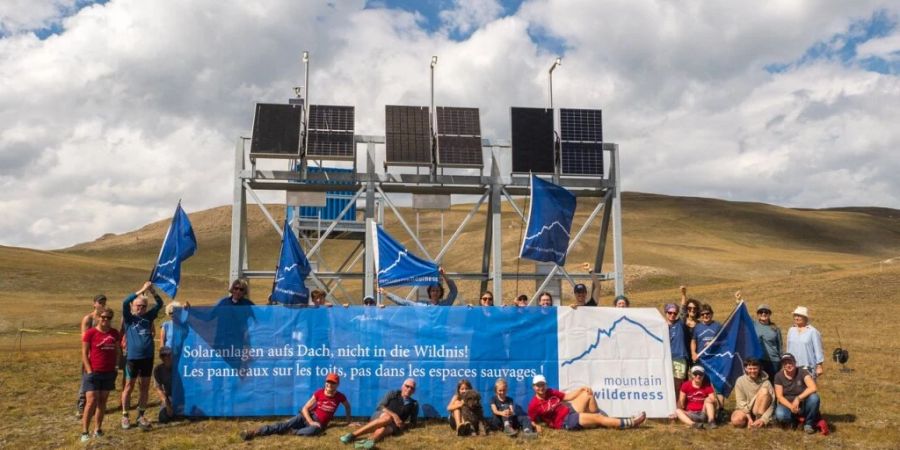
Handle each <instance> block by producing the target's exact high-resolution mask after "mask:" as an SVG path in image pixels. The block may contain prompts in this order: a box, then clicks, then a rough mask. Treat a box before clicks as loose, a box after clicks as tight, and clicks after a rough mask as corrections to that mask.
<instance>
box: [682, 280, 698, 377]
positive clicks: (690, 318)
mask: <svg viewBox="0 0 900 450" xmlns="http://www.w3.org/2000/svg"><path fill="white" fill-rule="evenodd" d="M679 290H680V291H681V314H679V318H680V319H681V320H683V321H684V326H685V328H687V334H686V336H685V344H686V345H687V346H688V347H690V346H691V339H693V336H694V327H695V326H696V325H697V324H698V323H699V322H700V306H701V304H700V301H699V300H697V299H695V298H688V296H687V286H683V285H682V286H681V287H680V288H679ZM692 362H693V361H692Z"/></svg>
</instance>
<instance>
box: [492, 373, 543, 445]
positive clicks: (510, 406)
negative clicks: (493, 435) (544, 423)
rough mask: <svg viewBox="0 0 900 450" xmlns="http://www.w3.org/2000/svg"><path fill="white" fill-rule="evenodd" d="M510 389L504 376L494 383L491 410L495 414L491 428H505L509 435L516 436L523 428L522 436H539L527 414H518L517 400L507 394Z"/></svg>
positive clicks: (504, 430)
mask: <svg viewBox="0 0 900 450" xmlns="http://www.w3.org/2000/svg"><path fill="white" fill-rule="evenodd" d="M508 391H509V385H508V384H507V383H506V380H505V379H503V378H498V379H497V381H496V382H495V383H494V397H493V398H491V412H492V413H493V416H491V418H490V425H491V428H492V429H494V430H497V431H499V430H503V432H504V433H506V434H507V435H508V436H515V435H516V434H518V432H519V430H522V436H523V437H525V438H534V437H537V434H536V433H535V432H534V429H532V425H531V419H529V418H528V416H526V415H517V414H516V410H517V408H516V403H515V401H514V400H513V399H512V398H511V397H508V396H507V395H506V393H507V392H508Z"/></svg>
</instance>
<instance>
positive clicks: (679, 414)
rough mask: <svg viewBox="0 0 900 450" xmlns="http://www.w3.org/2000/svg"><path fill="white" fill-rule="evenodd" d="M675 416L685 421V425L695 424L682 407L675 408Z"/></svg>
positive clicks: (682, 421)
mask: <svg viewBox="0 0 900 450" xmlns="http://www.w3.org/2000/svg"><path fill="white" fill-rule="evenodd" d="M675 416H676V417H678V420H680V421H681V423H683V424H685V425H693V424H694V421H693V420H691V418H690V417H688V415H687V413H686V412H684V410H683V409H681V408H679V409H676V410H675Z"/></svg>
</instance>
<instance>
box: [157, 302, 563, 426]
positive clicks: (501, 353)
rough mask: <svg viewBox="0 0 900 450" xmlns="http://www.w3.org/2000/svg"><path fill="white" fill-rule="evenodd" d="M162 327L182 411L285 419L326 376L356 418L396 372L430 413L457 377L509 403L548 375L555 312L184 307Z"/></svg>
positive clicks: (392, 385) (440, 407)
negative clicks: (334, 379) (504, 391)
mask: <svg viewBox="0 0 900 450" xmlns="http://www.w3.org/2000/svg"><path fill="white" fill-rule="evenodd" d="M173 329H174V333H175V334H174V336H175V342H174V346H175V357H174V361H173V362H174V370H175V371H176V373H175V374H174V375H175V376H174V377H173V391H174V392H173V394H174V395H173V399H174V403H175V404H176V409H177V410H178V411H179V412H182V413H184V414H186V415H189V416H273V415H293V414H296V411H297V409H298V408H299V407H300V406H301V405H302V404H303V403H304V402H305V401H306V400H308V399H309V396H310V395H311V393H312V392H313V391H314V390H316V389H318V388H320V387H322V386H323V385H324V381H325V376H326V375H327V374H328V373H329V372H336V373H338V374H339V375H340V376H341V385H340V391H341V392H343V393H344V394H345V395H347V398H348V399H349V400H350V403H351V405H352V406H353V412H354V414H356V415H368V414H370V413H371V412H373V411H374V410H375V407H376V405H377V403H378V401H379V400H380V399H381V397H382V396H383V395H384V393H385V392H387V391H388V390H392V389H399V388H400V386H401V384H402V382H403V380H404V379H405V378H407V377H413V378H415V379H416V380H417V382H418V387H417V392H416V396H415V397H416V398H417V399H418V400H419V404H420V405H421V407H422V412H423V414H424V415H425V416H432V417H435V416H442V415H446V410H445V408H446V404H447V402H448V401H449V398H450V397H451V396H452V395H453V393H454V390H455V388H456V382H457V381H458V380H459V379H460V378H467V379H469V380H471V381H472V383H473V385H474V387H475V388H476V389H478V390H479V391H480V392H482V393H485V395H484V396H483V399H484V401H485V405H487V402H489V401H490V397H491V393H492V392H493V384H494V381H495V380H496V379H497V378H500V377H503V378H506V379H507V380H508V381H509V388H510V395H513V396H514V398H517V399H522V398H527V397H528V396H530V395H533V394H532V390H531V379H532V377H533V376H534V375H537V374H543V375H544V376H546V377H547V380H548V382H550V383H551V384H552V385H556V383H557V382H558V368H557V366H558V357H557V317H556V308H537V307H535V308H474V309H470V308H375V307H349V308H316V309H313V308H301V309H297V308H287V307H278V306H275V307H273V306H253V307H250V306H227V307H215V308H206V307H192V308H189V309H185V310H181V311H179V312H178V313H177V314H176V316H175V317H174V326H173Z"/></svg>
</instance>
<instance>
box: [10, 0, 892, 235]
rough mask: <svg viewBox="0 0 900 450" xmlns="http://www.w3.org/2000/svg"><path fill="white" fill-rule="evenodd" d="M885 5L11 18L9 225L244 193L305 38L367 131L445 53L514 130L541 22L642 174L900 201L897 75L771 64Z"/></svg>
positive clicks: (443, 91) (115, 216)
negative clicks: (426, 15) (428, 16)
mask: <svg viewBox="0 0 900 450" xmlns="http://www.w3.org/2000/svg"><path fill="white" fill-rule="evenodd" d="M57 4H60V3H43V5H57ZM878 7H880V4H879V3H877V2H823V3H815V2H814V3H807V2H765V3H762V4H759V5H756V4H753V5H751V4H747V5H742V4H734V3H723V4H710V3H708V2H666V1H649V0H647V1H625V0H621V1H611V2H593V1H582V2H576V1H573V2H556V1H550V0H544V1H531V2H526V3H524V4H523V5H522V7H521V9H520V11H519V12H518V13H516V14H515V15H513V16H507V17H503V18H499V15H500V14H501V9H499V5H498V4H497V2H494V1H489V2H468V1H458V2H455V3H453V6H452V7H451V8H450V9H449V10H448V11H445V14H444V15H443V16H441V19H442V20H443V24H444V28H440V29H438V30H437V31H428V30H425V29H423V28H422V27H423V23H424V22H423V21H422V17H421V16H420V15H417V14H415V13H409V12H404V11H401V10H393V9H392V10H388V9H364V5H363V2H362V1H357V2H333V3H310V2H292V1H281V2H279V1H266V2H260V3H251V2H226V3H223V2H218V1H212V0H209V1H200V2H176V1H170V2H165V1H155V2H144V1H138V0H114V1H112V2H110V3H108V4H106V5H94V6H93V7H90V8H84V9H82V10H81V11H79V12H78V13H77V14H74V15H72V16H70V17H66V18H64V19H61V20H62V21H63V22H62V24H63V28H64V30H65V31H64V32H63V33H61V34H60V35H57V36H51V37H50V38H48V39H46V40H43V41H41V40H38V39H37V38H36V37H35V36H33V35H32V34H30V33H17V34H13V35H9V36H7V37H5V38H3V39H0V60H2V61H4V62H3V64H0V87H2V88H0V124H2V125H0V208H3V210H4V211H5V213H4V214H3V215H2V216H0V236H2V238H0V242H2V243H3V244H8V245H22V246H35V247H41V248H57V247H62V246H66V245H71V244H74V243H76V242H81V241H85V240H90V239H94V238H96V237H99V236H100V235H102V234H104V233H106V232H116V233H119V232H124V231H128V230H130V229H134V228H136V227H138V226H140V225H143V224H145V223H147V222H148V221H150V220H154V219H162V218H165V217H168V216H169V215H171V213H172V209H173V208H174V205H175V202H176V201H177V199H178V198H183V202H184V206H185V208H186V209H187V210H188V211H194V210H199V209H204V208H207V207H212V206H217V205H222V204H228V203H230V201H231V191H232V176H233V164H232V160H233V148H234V143H235V139H236V138H237V137H238V136H241V135H243V136H247V135H249V134H250V126H251V124H252V114H253V104H254V103H255V102H257V101H268V102H272V101H276V102H281V101H284V100H285V98H286V97H289V96H291V95H292V87H293V86H298V85H301V84H303V81H302V79H303V75H302V65H301V63H300V54H301V53H302V51H303V50H309V51H310V52H311V73H310V75H311V80H310V85H311V86H310V94H311V98H312V101H313V102H314V103H327V104H349V105H356V107H357V110H356V116H357V130H358V131H359V132H360V133H364V134H382V133H383V127H384V105H385V104H410V105H427V104H428V102H429V91H428V79H429V78H428V77H429V67H428V65H429V61H430V59H431V56H432V55H438V56H439V58H440V60H439V64H438V66H437V67H436V71H435V96H436V101H437V103H438V104H439V105H448V106H477V107H480V108H481V114H482V129H483V131H484V133H483V134H484V135H485V136H486V137H492V138H501V139H507V138H508V137H509V123H508V122H509V118H508V115H509V109H508V108H509V106H544V105H546V102H547V92H546V89H547V84H546V82H547V81H546V72H547V69H548V68H549V66H550V63H551V62H552V60H553V58H554V57H555V56H556V55H555V54H553V53H551V51H550V50H548V49H546V48H544V47H542V46H541V45H539V44H537V43H535V42H533V41H532V39H531V38H530V37H529V33H530V32H534V31H535V30H540V31H542V32H544V33H547V34H549V35H551V36H556V37H558V38H560V39H562V40H564V43H565V47H566V53H565V55H564V56H563V66H562V67H561V68H560V69H558V70H557V71H556V72H554V89H555V92H554V101H555V103H556V104H557V105H563V106H573V107H601V108H603V109H604V121H605V124H604V125H605V126H604V132H605V135H606V136H607V138H608V139H609V140H611V141H614V142H617V143H618V144H619V145H620V148H621V151H622V163H623V170H624V184H625V188H626V189H630V190H643V191H651V192H660V193H670V194H683V195H707V196H714V197H722V198H731V199H739V200H758V201H768V202H775V203H779V204H784V205H796V206H806V207H818V206H835V205H863V204H875V205H881V206H889V207H900V202H898V200H897V199H898V198H900V181H897V179H896V176H895V175H894V173H896V172H898V171H900V167H898V164H900V163H898V162H897V161H896V160H897V158H895V157H893V156H894V155H893V153H894V149H896V148H898V145H900V131H896V128H895V126H894V124H893V121H894V120H895V118H896V117H898V116H900V114H898V113H900V111H898V106H895V105H900V85H898V83H900V82H898V78H897V77H896V76H891V75H882V74H878V73H873V72H866V71H864V70H863V69H861V68H858V67H847V66H844V65H839V64H836V63H833V62H829V61H811V62H809V63H807V64H804V65H803V66H802V67H792V68H791V69H790V70H788V71H786V72H785V73H780V74H770V73H768V72H766V71H765V70H764V66H765V65H767V64H772V63H785V62H790V61H795V60H797V59H798V58H799V57H800V56H802V55H803V53H804V52H805V50H806V49H807V48H808V47H809V46H811V45H813V44H815V43H816V42H822V41H826V42H827V41H828V39H830V38H831V37H832V36H833V35H835V34H837V33H842V32H846V31H847V29H848V27H849V25H850V24H851V23H853V22H855V21H858V20H862V19H866V18H868V17H870V16H871V14H872V12H873V11H874V10H875V9H876V8H878ZM57 10H59V8H58V7H57ZM0 11H5V10H3V9H0ZM38 15H39V16H42V17H45V18H44V19H40V20H43V21H47V20H56V19H53V17H55V16H54V15H53V14H50V13H47V14H38ZM57 15H58V13H57ZM2 17H4V19H3V24H4V26H8V25H6V24H7V23H13V22H12V20H11V19H6V17H7V16H6V15H3V16H2ZM16 20H17V21H18V22H16V23H22V24H25V23H30V24H32V25H28V26H26V25H21V26H19V29H25V28H28V27H29V26H30V27H34V26H35V25H33V24H34V23H39V22H40V21H39V20H38V19H28V20H26V19H24V18H22V19H16ZM29 21H30V22H29ZM40 23H43V22H40ZM467 27H468V28H467ZM452 30H456V31H458V32H460V33H463V32H464V30H470V31H471V35H470V36H469V37H468V38H466V39H465V40H463V41H461V42H456V41H454V40H452V39H450V31H452ZM464 34H465V33H464ZM891 39H892V38H884V39H882V40H880V41H879V40H873V41H870V43H869V44H863V45H862V46H860V49H861V50H860V51H861V53H862V52H867V53H865V54H884V52H885V51H887V49H890V48H891V47H892V46H894V45H895V44H892V42H894V41H892V40H891ZM894 48H895V47H894ZM281 195H282V194H272V195H271V196H269V197H267V198H270V199H273V200H277V199H281V198H283V197H282V196H281Z"/></svg>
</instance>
